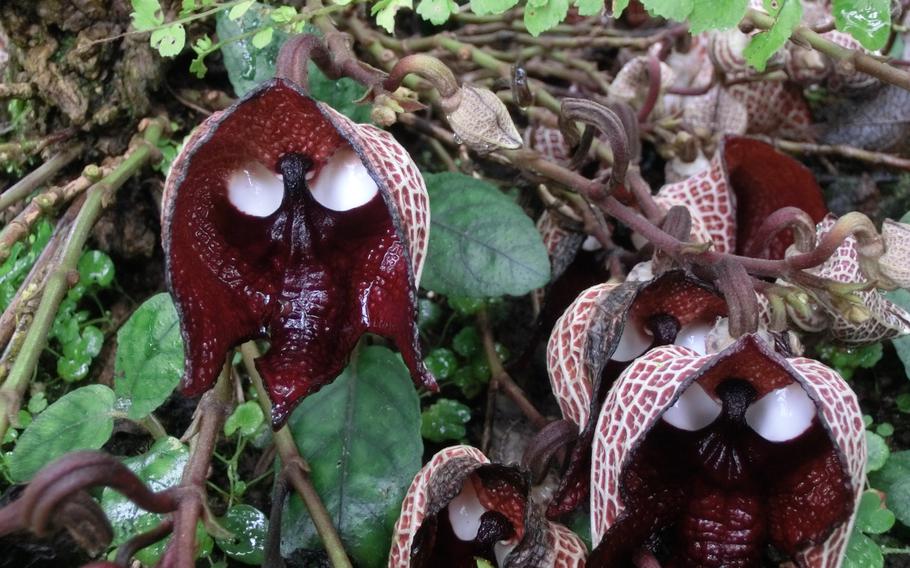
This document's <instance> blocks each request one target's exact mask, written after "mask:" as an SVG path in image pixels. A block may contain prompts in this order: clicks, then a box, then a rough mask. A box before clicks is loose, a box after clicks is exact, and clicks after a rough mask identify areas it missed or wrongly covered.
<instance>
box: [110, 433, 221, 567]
mask: <svg viewBox="0 0 910 568" xmlns="http://www.w3.org/2000/svg"><path fill="white" fill-rule="evenodd" d="M189 455H190V453H189V450H188V449H187V447H186V446H184V445H183V444H182V443H181V442H180V440H178V439H177V438H171V437H166V438H162V439H160V440H158V441H157V442H155V443H154V444H152V447H151V448H149V450H148V451H147V452H145V453H144V454H140V455H138V456H135V457H131V458H126V459H124V460H123V465H125V466H126V467H127V468H129V469H130V471H132V472H133V473H135V474H136V476H138V477H139V479H141V480H142V481H143V482H145V484H146V485H147V486H148V487H149V489H151V490H152V491H156V492H157V491H163V490H165V489H168V488H170V487H174V486H175V485H177V484H179V483H180V479H181V477H182V476H183V468H184V467H186V463H187V461H188V460H189ZM101 509H102V510H103V511H104V514H105V515H106V516H107V518H108V520H110V522H111V527H112V528H113V529H114V539H113V541H112V542H111V545H112V546H120V545H121V544H123V543H124V542H126V541H127V540H129V539H130V538H131V537H133V536H135V535H137V534H139V533H142V532H145V531H148V530H151V529H152V528H154V527H156V526H157V525H158V524H159V523H160V522H161V521H162V520H164V516H163V515H158V514H155V513H148V512H146V511H144V510H142V509H140V508H139V507H138V506H137V505H135V504H134V503H133V502H132V501H130V500H129V499H127V498H126V497H124V496H123V495H121V494H120V493H118V492H117V491H115V490H113V489H105V490H104V491H103V492H102V493H101ZM200 527H201V525H200ZM196 537H197V538H196V542H197V545H196V546H197V555H199V554H201V553H203V552H204V551H205V550H206V549H208V550H211V546H212V539H211V537H209V536H208V535H207V534H206V533H205V531H204V530H203V531H201V532H200V530H199V529H198V528H197V531H196ZM169 540H170V537H168V538H166V539H164V540H162V541H160V542H159V543H157V544H153V545H151V546H148V547H146V548H144V549H142V551H141V552H140V553H139V554H137V555H136V558H137V559H138V560H140V561H141V562H142V563H143V564H145V565H146V566H153V565H155V564H157V562H158V559H159V558H160V556H161V554H162V553H163V552H164V548H165V546H166V545H167V542H168V541H169Z"/></svg>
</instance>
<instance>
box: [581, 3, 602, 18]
mask: <svg viewBox="0 0 910 568" xmlns="http://www.w3.org/2000/svg"><path fill="white" fill-rule="evenodd" d="M575 7H576V8H578V14H579V15H580V16H597V15H599V14H600V13H601V12H603V9H604V0H575Z"/></svg>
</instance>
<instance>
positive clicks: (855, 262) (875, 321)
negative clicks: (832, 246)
mask: <svg viewBox="0 0 910 568" xmlns="http://www.w3.org/2000/svg"><path fill="white" fill-rule="evenodd" d="M835 223H836V218H835V217H834V216H833V215H828V216H827V217H825V218H824V219H823V220H822V222H821V223H819V224H818V227H817V228H818V236H819V238H821V237H822V236H823V235H824V234H826V233H827V232H829V231H830V230H831V229H832V227H834V224H835ZM892 238H893V236H892ZM885 242H886V246H887V242H888V241H887V237H886V241H885ZM892 242H893V241H892ZM889 260H890V257H889V259H886V261H885V263H886V264H885V265H884V266H883V268H884V267H885V266H889V265H888V261H889ZM879 264H880V265H881V262H879ZM809 272H811V273H813V274H815V275H816V276H819V277H821V278H826V279H829V280H834V281H835V282H840V283H843V284H847V285H850V284H856V285H861V284H862V283H865V282H867V281H868V277H867V276H866V275H865V274H863V271H862V268H861V265H860V254H859V250H858V248H857V241H856V238H855V237H852V236H851V237H847V239H845V240H844V242H843V244H841V245H840V246H839V247H838V248H837V250H836V251H835V252H834V254H833V255H831V257H830V258H829V259H828V260H827V261H825V263H824V264H822V265H821V266H819V267H816V268H813V269H810V270H809ZM885 273H886V274H887V270H886V272H885ZM874 285H875V283H874V282H873V283H872V289H870V290H862V289H858V290H856V291H852V292H851V293H850V295H849V296H848V297H846V300H845V301H844V299H839V298H836V297H834V296H832V295H830V294H826V293H820V292H816V291H811V290H809V292H810V293H812V300H814V302H813V303H814V304H815V305H816V306H817V309H816V310H813V312H812V313H814V312H817V311H821V312H825V313H826V315H827V319H828V322H829V323H828V326H827V329H828V331H829V332H830V333H831V335H832V336H833V337H834V338H835V339H837V340H838V341H842V342H844V343H851V344H867V343H875V342H878V341H882V340H883V339H891V338H894V337H897V336H899V335H905V334H908V333H910V313H908V312H907V311H906V310H904V309H903V308H902V307H900V306H898V305H897V304H894V303H893V302H891V301H889V300H887V299H886V298H885V296H884V294H882V293H881V292H880V291H879V290H877V289H875V287H874ZM847 304H849V305H847ZM790 315H791V318H792V319H793V321H794V322H796V324H797V325H799V326H800V327H803V328H804V329H814V328H817V327H818V326H817V323H816V322H815V321H814V318H812V317H809V314H801V313H799V312H797V311H796V310H791V312H790Z"/></svg>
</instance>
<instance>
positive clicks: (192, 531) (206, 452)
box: [164, 364, 234, 568]
mask: <svg viewBox="0 0 910 568" xmlns="http://www.w3.org/2000/svg"><path fill="white" fill-rule="evenodd" d="M233 398H234V391H233V389H232V388H231V380H230V365H228V364H226V365H225V368H224V370H223V371H222V373H221V374H220V375H219V376H218V381H217V382H216V383H215V386H214V388H212V390H210V391H208V392H207V393H205V394H204V395H202V399H201V400H200V401H199V405H198V406H197V407H196V417H195V418H196V420H198V422H197V424H198V430H197V431H196V434H195V436H193V438H192V439H191V440H190V458H189V460H188V461H187V464H186V467H185V468H184V470H183V479H182V480H181V482H180V489H181V491H182V492H183V495H182V498H181V499H180V506H179V507H178V509H177V511H176V512H175V513H174V517H173V520H174V538H173V539H171V541H170V542H169V543H168V547H167V549H166V550H165V558H167V559H168V562H169V563H166V564H164V565H168V566H174V567H175V568H192V567H193V566H194V565H195V560H194V557H195V553H196V525H197V524H198V523H199V520H200V519H201V518H202V516H203V513H204V511H205V510H206V509H207V503H206V492H205V483H206V478H208V474H209V467H210V465H211V461H212V454H213V453H214V451H215V443H216V442H217V440H218V434H219V433H220V432H221V428H222V426H224V421H225V420H226V419H227V417H228V414H230V411H231V407H232V405H233Z"/></svg>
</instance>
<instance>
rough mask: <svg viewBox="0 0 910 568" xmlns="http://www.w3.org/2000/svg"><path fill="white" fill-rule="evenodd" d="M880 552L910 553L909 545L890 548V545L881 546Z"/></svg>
mask: <svg viewBox="0 0 910 568" xmlns="http://www.w3.org/2000/svg"><path fill="white" fill-rule="evenodd" d="M882 554H910V547H906V548H892V547H890V546H883V547H882Z"/></svg>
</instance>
